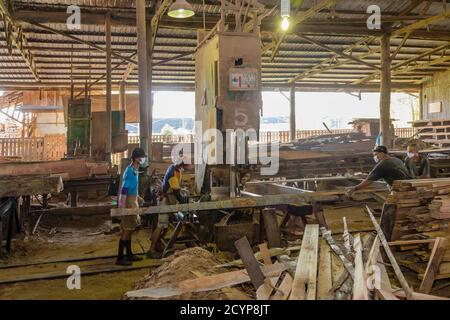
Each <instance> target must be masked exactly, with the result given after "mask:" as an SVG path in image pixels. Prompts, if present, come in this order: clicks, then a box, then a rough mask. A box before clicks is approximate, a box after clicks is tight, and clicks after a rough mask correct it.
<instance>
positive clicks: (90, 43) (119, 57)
mask: <svg viewBox="0 0 450 320" xmlns="http://www.w3.org/2000/svg"><path fill="white" fill-rule="evenodd" d="M0 1H1V0H0ZM30 24H32V25H34V26H36V27H38V28H41V29H44V30H47V31H50V32H52V33H54V34H57V35H60V36H63V37H65V38H68V39H71V40H73V41H75V42H78V43H81V44H85V45H87V46H89V47H92V48H94V49H96V50H98V51H101V52H104V53H107V50H106V49H105V48H103V47H101V46H99V45H96V44H95V43H92V42H90V41H86V40H83V39H80V38H78V37H75V36H73V35H71V34H69V33H67V32H64V31H59V30H56V29H53V28H50V27H47V26H44V25H42V24H40V23H30ZM111 55H112V56H113V57H115V58H117V59H121V60H125V61H127V62H129V63H134V64H137V62H136V61H134V60H132V59H130V58H128V57H124V56H122V55H120V54H118V53H117V52H115V51H111Z"/></svg>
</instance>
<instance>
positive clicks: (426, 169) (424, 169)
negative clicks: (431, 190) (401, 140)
mask: <svg viewBox="0 0 450 320" xmlns="http://www.w3.org/2000/svg"><path fill="white" fill-rule="evenodd" d="M407 151H408V153H407V156H406V158H405V166H406V169H408V172H409V175H410V176H411V178H414V179H428V178H430V177H431V176H430V162H429V161H428V158H427V157H426V156H424V155H421V154H419V146H418V145H417V144H415V143H412V144H410V145H408V149H407Z"/></svg>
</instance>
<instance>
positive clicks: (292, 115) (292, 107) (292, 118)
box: [289, 81, 297, 141]
mask: <svg viewBox="0 0 450 320" xmlns="http://www.w3.org/2000/svg"><path fill="white" fill-rule="evenodd" d="M289 104H290V111H291V112H290V130H289V131H290V140H291V141H294V140H295V131H296V130H297V128H296V126H295V81H294V82H292V85H291V88H290V99H289Z"/></svg>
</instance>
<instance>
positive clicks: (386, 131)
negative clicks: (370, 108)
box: [380, 32, 392, 147]
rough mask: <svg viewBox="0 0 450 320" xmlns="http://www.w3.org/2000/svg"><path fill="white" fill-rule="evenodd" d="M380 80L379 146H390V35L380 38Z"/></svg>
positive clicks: (386, 34)
mask: <svg viewBox="0 0 450 320" xmlns="http://www.w3.org/2000/svg"><path fill="white" fill-rule="evenodd" d="M380 42H381V78H380V132H381V144H382V145H384V146H387V147H391V145H392V133H391V118H390V116H391V115H390V112H391V58H390V34H389V33H388V32H385V33H384V34H383V35H382V36H381V41H380Z"/></svg>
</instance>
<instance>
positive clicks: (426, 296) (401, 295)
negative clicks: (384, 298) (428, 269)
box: [392, 289, 450, 300]
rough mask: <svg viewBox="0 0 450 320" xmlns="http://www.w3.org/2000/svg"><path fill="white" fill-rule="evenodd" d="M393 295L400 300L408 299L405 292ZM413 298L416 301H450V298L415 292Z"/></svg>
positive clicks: (397, 292) (398, 291)
mask: <svg viewBox="0 0 450 320" xmlns="http://www.w3.org/2000/svg"><path fill="white" fill-rule="evenodd" d="M392 294H393V295H394V296H396V297H398V298H402V299H405V298H406V294H405V291H403V290H401V289H400V290H396V291H393V292H392ZM412 296H413V299H414V300H450V298H446V297H439V296H433V295H430V294H425V293H420V292H413V293H412Z"/></svg>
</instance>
